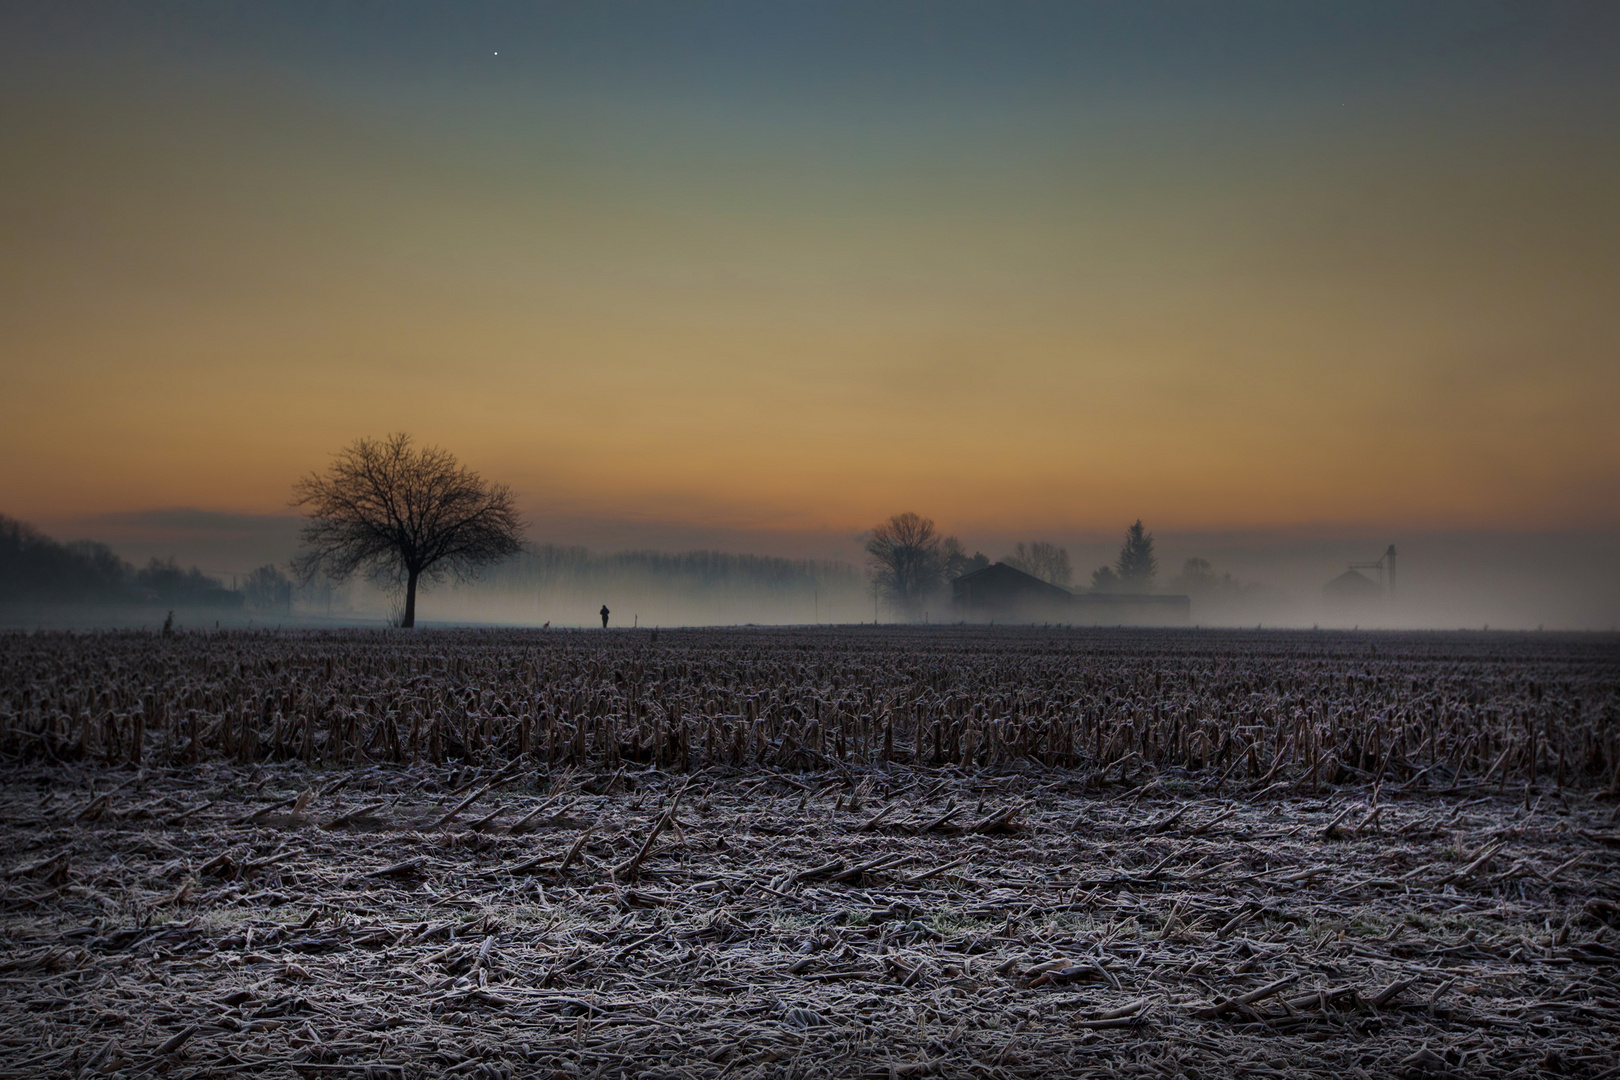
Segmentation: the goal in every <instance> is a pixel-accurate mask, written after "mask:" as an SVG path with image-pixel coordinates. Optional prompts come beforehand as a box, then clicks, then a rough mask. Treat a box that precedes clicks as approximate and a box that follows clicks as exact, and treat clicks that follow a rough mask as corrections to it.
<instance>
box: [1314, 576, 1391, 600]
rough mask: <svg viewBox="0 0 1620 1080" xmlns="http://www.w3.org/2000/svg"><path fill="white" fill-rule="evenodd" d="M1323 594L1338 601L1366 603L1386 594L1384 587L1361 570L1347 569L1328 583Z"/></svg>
mask: <svg viewBox="0 0 1620 1080" xmlns="http://www.w3.org/2000/svg"><path fill="white" fill-rule="evenodd" d="M1322 595H1323V597H1325V598H1326V599H1328V600H1332V601H1334V602H1336V603H1353V604H1354V603H1364V602H1366V601H1369V600H1377V599H1379V598H1380V597H1382V596H1383V595H1384V587H1383V586H1382V585H1380V584H1378V582H1376V581H1374V580H1373V579H1372V578H1370V577H1368V576H1367V575H1365V574H1363V573H1362V572H1361V571H1359V570H1346V571H1345V572H1344V573H1342V574H1340V575H1339V576H1338V577H1336V578H1334V579H1333V580H1332V581H1330V582H1328V583H1327V584H1326V585H1323V586H1322Z"/></svg>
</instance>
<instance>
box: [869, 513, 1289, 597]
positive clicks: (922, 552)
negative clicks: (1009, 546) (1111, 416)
mask: <svg viewBox="0 0 1620 1080" xmlns="http://www.w3.org/2000/svg"><path fill="white" fill-rule="evenodd" d="M866 553H867V556H868V569H869V572H870V579H871V584H872V589H873V591H874V593H875V594H876V595H877V597H878V599H879V600H880V601H883V602H886V603H887V604H889V606H890V608H891V609H892V610H894V611H895V613H897V614H899V615H900V616H902V617H903V618H917V617H919V616H920V615H921V614H922V613H923V612H924V611H925V610H926V608H925V605H926V604H927V603H929V602H930V601H936V602H937V601H942V600H943V599H944V590H945V587H946V586H948V585H949V584H950V582H952V581H953V580H955V579H956V578H958V577H961V576H962V575H963V574H966V573H970V572H972V571H974V570H978V569H982V568H983V567H986V566H989V565H990V560H989V559H988V558H987V557H986V556H985V555H983V554H982V553H978V554H975V555H974V556H973V557H972V558H968V557H967V556H966V555H965V554H964V550H963V547H962V544H961V542H960V541H959V540H957V539H956V537H954V536H941V535H940V534H939V531H938V529H937V528H936V526H935V525H934V522H933V520H932V519H930V518H925V517H923V516H921V515H920V514H915V513H910V512H907V513H903V514H895V515H894V516H893V517H891V518H889V520H887V521H885V522H883V523H882V524H880V525H877V526H875V527H874V528H873V529H872V531H871V533H870V534H869V538H868V540H867V543H866ZM1000 561H1001V562H1002V563H1005V564H1006V565H1008V566H1011V567H1013V568H1014V569H1017V570H1022V571H1023V572H1024V573H1026V574H1030V575H1032V576H1034V577H1038V578H1040V579H1041V580H1042V581H1045V582H1047V583H1048V584H1051V585H1057V586H1059V587H1061V588H1069V586H1070V582H1071V581H1072V580H1073V576H1074V574H1073V569H1072V567H1071V565H1070V562H1069V553H1068V551H1067V550H1066V549H1064V548H1061V547H1059V546H1058V545H1056V544H1053V543H1049V542H1047V541H1042V540H1032V541H1029V542H1027V543H1025V542H1020V543H1018V544H1017V545H1016V546H1015V547H1014V549H1013V550H1012V551H1011V552H1009V553H1008V554H1006V555H1003V556H1002V557H1001V560H1000ZM1158 574H1159V559H1158V556H1157V555H1156V554H1155V553H1154V550H1153V534H1152V533H1151V532H1149V531H1147V529H1146V527H1144V526H1143V524H1142V522H1141V520H1140V519H1138V520H1137V521H1136V522H1135V523H1134V524H1132V525H1131V526H1130V528H1128V529H1126V530H1125V537H1124V540H1123V542H1122V543H1121V544H1120V548H1119V557H1118V558H1117V559H1116V560H1115V561H1114V563H1113V564H1112V565H1110V566H1099V567H1098V568H1097V569H1096V570H1094V571H1092V573H1091V591H1093V592H1103V593H1148V592H1152V591H1153V590H1154V582H1155V581H1156V579H1157V578H1158ZM1168 584H1169V588H1170V591H1171V592H1173V593H1182V594H1186V595H1188V596H1201V597H1214V596H1225V597H1242V596H1249V595H1252V594H1254V593H1256V592H1258V591H1263V589H1262V587H1261V586H1258V585H1245V584H1242V583H1240V582H1238V581H1237V580H1236V579H1235V578H1233V577H1232V575H1231V574H1220V575H1217V574H1216V573H1215V569H1214V567H1213V566H1212V565H1211V564H1210V562H1209V560H1207V559H1200V558H1191V559H1188V560H1187V561H1186V563H1185V564H1184V565H1183V566H1182V570H1181V573H1179V574H1178V575H1176V576H1175V577H1174V578H1171V579H1170V581H1169V583H1168Z"/></svg>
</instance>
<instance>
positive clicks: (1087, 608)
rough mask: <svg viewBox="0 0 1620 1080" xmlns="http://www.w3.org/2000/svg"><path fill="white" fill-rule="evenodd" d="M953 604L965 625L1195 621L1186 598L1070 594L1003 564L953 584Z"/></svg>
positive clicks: (1189, 601) (1152, 595)
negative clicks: (1192, 619)
mask: <svg viewBox="0 0 1620 1080" xmlns="http://www.w3.org/2000/svg"><path fill="white" fill-rule="evenodd" d="M951 603H952V606H953V607H954V608H955V610H956V615H957V617H958V618H960V619H964V620H966V621H967V622H1022V623H1031V622H1058V623H1080V624H1082V625H1091V626H1122V625H1123V626H1183V625H1186V624H1187V623H1188V622H1190V621H1191V617H1192V601H1191V600H1189V599H1188V598H1187V597H1185V596H1159V595H1154V594H1150V593H1099V592H1089V593H1072V592H1070V591H1069V590H1067V589H1063V588H1059V587H1058V586H1056V585H1053V584H1050V583H1049V582H1045V581H1042V580H1041V579H1040V578H1038V577H1035V576H1034V575H1033V574H1026V573H1024V571H1022V570H1019V569H1017V568H1015V567H1011V566H1008V565H1007V564H1006V563H999V562H998V563H995V564H994V565H992V566H986V567H985V568H984V569H982V570H975V571H973V572H972V573H970V574H963V575H962V576H961V577H959V578H956V579H955V580H954V581H952V582H951Z"/></svg>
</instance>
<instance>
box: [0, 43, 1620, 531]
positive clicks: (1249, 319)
mask: <svg viewBox="0 0 1620 1080" xmlns="http://www.w3.org/2000/svg"><path fill="white" fill-rule="evenodd" d="M136 74H138V75H139V76H140V79H138V80H135V84H134V85H125V84H124V83H120V82H119V80H120V79H122V80H125V82H126V83H127V82H128V81H129V80H131V79H133V78H134V76H132V75H131V71H130V70H128V69H120V70H119V71H117V72H115V75H116V77H113V76H109V77H108V78H107V79H106V80H105V81H103V82H100V83H98V82H95V81H93V80H91V81H86V82H80V83H75V84H74V85H72V86H57V87H56V88H55V89H56V90H58V91H59V92H57V93H52V94H44V95H41V94H29V93H25V92H23V90H21V89H19V86H18V83H17V82H16V81H15V80H13V81H12V82H11V83H7V84H4V85H3V86H0V89H3V90H4V91H5V93H4V97H3V98H0V106H3V109H4V113H3V120H4V123H5V125H6V130H7V131H8V132H9V134H8V137H7V144H8V146H9V148H10V150H9V152H8V157H9V162H8V172H9V173H10V175H9V176H8V177H7V179H6V180H5V183H4V186H3V188H0V214H3V217H0V225H3V226H4V229H5V237H6V242H5V244H4V249H3V253H0V290H3V292H4V293H5V296H6V299H4V300H0V304H3V305H4V320H3V324H0V348H3V357H4V359H3V363H4V369H5V384H6V393H5V394H4V395H3V397H0V454H3V455H4V457H5V460H7V461H8V462H10V463H11V467H9V468H7V469H6V470H4V473H3V474H0V512H4V513H7V514H10V515H12V516H16V517H21V518H24V519H62V518H69V517H74V516H86V515H93V514H101V513H109V512H117V511H132V510H140V509H145V508H152V507H174V506H187V507H199V508H210V509H222V510H223V509H229V510H234V511H246V512H259V513H271V512H278V511H281V510H284V509H285V507H286V499H287V496H288V491H289V487H290V484H291V482H292V480H293V479H294V478H295V477H296V476H298V475H299V474H301V473H303V472H305V471H307V470H310V469H318V468H321V467H322V466H323V465H324V463H325V461H326V460H327V458H328V457H329V455H330V454H331V453H332V452H334V451H336V450H337V449H338V448H339V447H341V446H343V445H344V444H346V443H348V442H349V441H351V440H352V439H354V438H355V437H357V436H360V435H382V434H384V433H386V432H389V431H393V430H404V431H409V432H411V433H413V434H414V435H415V436H416V437H417V438H418V439H419V440H420V441H423V442H430V443H436V444H439V445H442V446H444V447H446V448H448V449H450V450H452V451H453V452H454V453H456V454H457V455H458V456H459V457H460V458H461V459H462V460H463V461H464V462H466V463H467V464H469V465H471V466H473V467H474V468H476V469H478V470H480V471H481V472H483V473H484V474H485V475H486V476H488V477H490V478H492V479H496V480H500V481H504V482H507V483H509V484H511V485H512V486H513V487H514V488H515V489H517V491H518V492H519V494H520V496H521V497H522V499H523V500H524V501H525V503H527V504H529V505H532V506H535V507H540V508H544V507H549V506H555V505H561V504H567V505H573V506H579V507H587V508H589V509H590V511H591V512H592V513H595V514H599V515H602V516H607V517H613V516H619V517H627V518H638V517H646V518H655V519H658V520H663V521H692V522H708V523H719V524H725V525H734V526H747V527H750V528H755V529H763V530H777V529H780V530H795V529H805V530H859V529H862V528H865V527H867V526H869V525H871V524H872V523H873V522H875V521H877V520H879V519H881V518H882V517H884V516H886V515H888V514H889V513H892V512H895V511H897V510H901V509H915V510H917V511H919V512H922V513H926V514H928V515H930V516H932V517H934V518H936V519H937V520H939V521H940V523H941V524H942V525H943V526H945V527H946V528H948V529H952V530H958V531H971V530H972V529H974V528H975V527H979V528H988V527H992V526H993V527H995V528H996V529H999V530H1002V531H1007V530H1018V529H1023V530H1027V531H1035V530H1055V531H1071V532H1072V531H1105V532H1112V531H1114V530H1115V529H1116V528H1118V527H1120V525H1121V523H1124V522H1129V521H1131V520H1134V519H1136V518H1138V517H1141V518H1144V519H1147V520H1149V521H1151V522H1153V523H1154V524H1155V525H1156V527H1159V528H1163V529H1267V528H1278V529H1286V528H1293V527H1300V526H1304V525H1311V524H1324V525H1354V524H1357V523H1369V522H1375V523H1379V524H1387V525H1396V526H1401V527H1406V528H1413V529H1417V528H1451V527H1471V528H1473V527H1477V528H1493V529H1508V530H1514V529H1524V528H1531V527H1534V526H1537V525H1558V526H1566V527H1568V526H1581V527H1589V526H1596V527H1605V528H1606V527H1613V526H1616V525H1620V497H1617V496H1620V434H1617V432H1620V424H1617V423H1616V422H1615V415H1616V407H1617V405H1620V347H1617V346H1620V315H1617V310H1620V305H1617V304H1616V303H1615V300H1616V295H1617V291H1616V286H1617V277H1616V275H1617V273H1620V270H1617V268H1616V265H1615V263H1614V252H1615V251H1616V250H1620V244H1617V240H1620V209H1617V207H1620V203H1617V201H1616V200H1615V199H1614V198H1613V191H1614V190H1615V188H1614V184H1615V182H1616V181H1617V180H1620V149H1617V147H1616V144H1615V142H1614V140H1613V139H1612V137H1611V136H1610V135H1609V134H1606V133H1604V132H1602V131H1600V130H1597V129H1594V128H1586V127H1582V126H1580V125H1577V124H1573V123H1571V124H1570V125H1568V126H1566V127H1563V128H1559V127H1549V126H1547V125H1541V124H1537V123H1533V122H1532V120H1533V118H1531V119H1526V118H1525V117H1524V116H1518V117H1515V116H1513V115H1508V116H1507V118H1506V119H1505V120H1501V117H1499V116H1496V115H1495V113H1493V116H1492V120H1493V122H1492V123H1485V122H1474V121H1465V122H1460V123H1459V122H1455V121H1454V119H1453V118H1450V117H1438V116H1425V115H1423V114H1421V113H1412V112H1410V111H1409V110H1407V109H1405V108H1399V107H1394V106H1392V105H1389V104H1387V103H1383V104H1381V103H1378V102H1376V101H1375V102H1372V103H1363V104H1361V105H1359V106H1352V107H1349V108H1348V109H1347V116H1348V118H1347V119H1345V120H1343V121H1342V122H1340V123H1339V126H1337V127H1335V128H1333V129H1332V130H1331V131H1327V132H1324V130H1323V126H1322V124H1321V123H1319V122H1318V121H1317V120H1316V118H1314V117H1313V116H1312V115H1311V114H1310V113H1309V111H1308V110H1304V109H1301V110H1299V111H1297V112H1293V113H1291V112H1289V110H1288V109H1287V108H1285V107H1283V106H1281V105H1275V104H1270V105H1266V106H1264V107H1261V108H1256V109H1254V110H1253V111H1254V114H1255V115H1254V116H1253V117H1251V118H1248V119H1244V118H1243V117H1238V118H1236V119H1234V118H1232V117H1229V116H1214V117H1212V116H1210V115H1207V114H1205V113H1202V112H1199V110H1198V109H1197V108H1193V107H1189V109H1187V110H1186V111H1185V114H1182V113H1178V112H1177V111H1176V110H1175V109H1173V108H1170V107H1168V106H1159V105H1152V106H1150V105H1141V106H1131V109H1135V110H1137V112H1139V114H1140V115H1138V114H1137V112H1132V111H1131V109H1125V108H1124V107H1123V106H1115V107H1112V108H1113V111H1109V109H1108V108H1104V107H1101V106H1099V107H1097V108H1085V107H1076V108H1074V109H1072V110H1071V111H1069V112H1063V111H1061V110H1059V111H1057V112H1055V113H1053V114H1052V115H1050V116H1045V117H1037V120H1038V121H1039V124H1038V125H1037V126H1038V127H1039V131H1038V132H1037V133H1036V134H1035V135H1029V134H1028V132H1022V133H1021V132H1018V131H1013V132H1012V133H1011V134H1004V133H1003V132H1002V131H1001V129H999V128H997V127H996V126H995V125H994V124H990V125H988V126H984V127H981V128H973V127H972V126H971V125H969V129H967V130H961V131H948V132H946V133H944V134H940V133H939V132H938V131H933V132H930V131H929V130H927V129H926V128H924V129H923V130H921V132H920V133H912V134H910V135H908V134H906V133H904V132H903V131H897V132H896V133H894V134H893V136H892V139H889V140H885V139H881V138H877V137H875V136H870V135H868V134H864V133H861V132H855V133H853V134H839V133H838V132H833V133H831V134H829V132H828V131H827V130H825V129H824V128H821V127H817V126H816V125H814V124H810V123H808V122H804V121H802V120H791V121H790V120H784V121H783V122H782V125H781V127H780V128H778V129H771V130H766V131H761V130H759V129H758V128H756V127H751V126H749V125H748V124H747V123H744V122H742V121H740V120H728V119H726V118H724V117H720V118H715V117H712V116H699V115H695V114H693V113H691V112H682V111H681V109H680V108H679V107H678V105H654V104H650V103H634V102H632V103H629V104H626V103H624V102H606V103H603V102H595V103H592V104H589V105H588V106H585V105H582V106H578V107H577V108H575V111H573V112H567V111H566V110H564V111H563V112H559V113H558V114H557V115H556V116H552V115H551V114H545V115H544V116H542V117H541V119H544V120H546V122H547V124H549V125H550V126H548V127H544V130H543V133H542V134H541V135H534V136H533V137H529V136H528V135H526V134H525V133H526V132H528V131H529V129H528V128H525V127H523V126H522V125H521V124H518V125H517V126H515V127H513V128H511V129H510V130H509V131H508V130H506V129H504V128H501V126H500V125H501V124H502V123H504V121H500V120H498V119H491V120H488V124H489V125H490V127H489V129H488V130H484V129H480V128H477V127H476V126H474V127H473V128H472V129H471V130H460V129H454V128H453V126H449V127H446V128H444V129H442V130H441V129H440V128H431V129H430V128H427V127H423V126H420V125H418V126H411V125H409V124H404V123H402V122H393V121H391V120H388V119H387V118H384V119H383V120H378V119H376V117H374V116H372V115H371V114H369V113H367V112H366V110H365V108H362V107H361V106H358V105H353V104H335V103H333V102H332V101H331V100H329V99H328V98H327V97H324V96H322V95H321V94H319V93H316V92H314V91H312V90H309V89H308V88H300V87H298V86H296V85H288V84H286V83H285V82H278V81H276V80H272V79H263V80H260V81H257V82H252V81H246V82H244V81H233V80H232V79H227V78H225V77H224V76H220V75H218V74H214V75H209V76H206V77H204V76H197V77H196V81H193V82H190V83H187V82H183V81H177V80H169V81H165V79H164V78H161V77H158V76H156V75H153V74H151V73H149V72H137V73H136ZM29 77H30V78H33V79H36V80H39V81H42V82H43V83H46V84H49V83H50V78H49V77H48V76H47V75H44V74H41V73H40V72H39V71H33V72H30V73H29ZM140 80H145V81H140ZM211 80H212V81H211ZM1502 107H1503V108H1505V107H1506V106H1502ZM1492 108H1493V109H1495V108H1497V106H1492ZM1155 110H1158V111H1155ZM1497 120H1501V122H1500V123H1496V122H1495V121H1497ZM525 122H527V121H525ZM964 123H968V122H967V121H964ZM1029 123H1030V124H1035V123H1036V122H1035V121H1029ZM535 124H536V125H539V121H535ZM542 126H543V125H542ZM1212 129H1213V132H1214V133H1213V134H1211V130H1212ZM503 132H504V133H505V134H507V135H511V138H509V139H504V138H503V137H502V135H503ZM533 532H534V533H535V534H536V539H545V536H544V522H543V520H538V519H537V521H536V524H535V526H534V529H533Z"/></svg>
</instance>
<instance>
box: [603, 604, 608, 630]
mask: <svg viewBox="0 0 1620 1080" xmlns="http://www.w3.org/2000/svg"><path fill="white" fill-rule="evenodd" d="M607 617H608V609H607V605H606V604H603V605H602V629H604V630H606V629H607Z"/></svg>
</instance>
